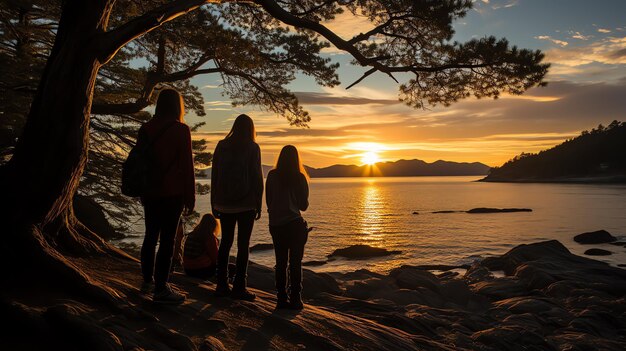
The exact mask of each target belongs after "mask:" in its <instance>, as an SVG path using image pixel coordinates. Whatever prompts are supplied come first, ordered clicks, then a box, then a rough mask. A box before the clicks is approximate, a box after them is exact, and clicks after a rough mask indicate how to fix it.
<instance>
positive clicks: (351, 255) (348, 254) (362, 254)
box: [328, 244, 402, 260]
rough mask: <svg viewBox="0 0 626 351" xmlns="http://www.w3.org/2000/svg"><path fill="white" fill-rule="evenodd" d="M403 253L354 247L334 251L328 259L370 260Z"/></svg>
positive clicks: (370, 247)
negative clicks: (337, 257)
mask: <svg viewBox="0 0 626 351" xmlns="http://www.w3.org/2000/svg"><path fill="white" fill-rule="evenodd" d="M399 253H402V251H397V250H394V251H389V250H387V249H383V248H380V247H372V246H369V245H362V244H360V245H352V246H348V247H346V248H343V249H337V250H335V251H333V253H331V254H330V255H328V257H336V256H339V257H345V258H347V259H351V260H354V259H362V258H370V257H381V256H389V255H396V254H399Z"/></svg>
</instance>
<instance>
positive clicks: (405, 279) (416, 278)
mask: <svg viewBox="0 0 626 351" xmlns="http://www.w3.org/2000/svg"><path fill="white" fill-rule="evenodd" d="M389 276H390V277H393V278H395V280H396V285H398V287H400V288H402V289H410V290H416V289H417V288H419V287H423V288H426V289H428V290H432V291H435V292H439V290H440V283H439V279H437V277H436V276H435V275H434V274H432V273H430V272H428V271H424V270H420V269H415V268H414V267H411V266H402V267H400V268H395V269H392V270H391V272H389Z"/></svg>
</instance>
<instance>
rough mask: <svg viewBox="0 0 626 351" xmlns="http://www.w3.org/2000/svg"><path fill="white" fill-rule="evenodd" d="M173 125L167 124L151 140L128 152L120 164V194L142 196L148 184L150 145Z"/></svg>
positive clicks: (136, 145) (138, 144)
mask: <svg viewBox="0 0 626 351" xmlns="http://www.w3.org/2000/svg"><path fill="white" fill-rule="evenodd" d="M173 125H174V123H170V124H168V125H167V126H165V127H163V129H161V130H160V131H159V133H158V134H157V135H156V136H155V137H154V138H153V139H152V140H148V141H146V142H145V143H141V144H140V143H137V144H135V146H133V148H132V149H131V150H130V152H129V153H128V157H127V158H126V161H124V164H122V194H124V195H126V196H130V197H139V196H142V195H144V193H145V191H146V189H147V188H148V182H149V181H148V176H149V169H150V164H151V163H152V160H151V155H150V151H151V149H152V145H153V144H154V142H155V141H157V139H159V138H160V137H161V136H162V135H163V134H165V132H166V131H167V130H168V129H170V127H171V126H173Z"/></svg>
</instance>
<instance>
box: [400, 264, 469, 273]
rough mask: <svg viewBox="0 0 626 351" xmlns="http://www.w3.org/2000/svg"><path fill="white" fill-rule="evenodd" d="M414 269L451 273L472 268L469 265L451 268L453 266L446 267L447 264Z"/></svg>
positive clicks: (422, 266)
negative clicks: (454, 270)
mask: <svg viewBox="0 0 626 351" xmlns="http://www.w3.org/2000/svg"><path fill="white" fill-rule="evenodd" d="M411 267H413V268H416V269H421V270H425V271H442V272H446V271H450V270H453V269H468V268H470V266H469V265H467V264H462V265H459V266H451V265H446V264H421V265H418V266H411Z"/></svg>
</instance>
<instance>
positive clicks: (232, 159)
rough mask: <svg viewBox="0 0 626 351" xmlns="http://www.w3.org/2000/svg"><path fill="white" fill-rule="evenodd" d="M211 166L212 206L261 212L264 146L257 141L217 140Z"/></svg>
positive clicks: (223, 210)
mask: <svg viewBox="0 0 626 351" xmlns="http://www.w3.org/2000/svg"><path fill="white" fill-rule="evenodd" d="M212 163H213V165H212V168H211V206H212V207H213V209H215V210H217V211H218V212H225V213H237V212H244V211H250V210H255V211H260V210H261V206H262V202H263V169H262V168H261V149H260V148H259V145H258V144H257V143H255V142H253V141H250V142H248V143H244V144H234V143H231V142H229V141H227V140H222V141H220V142H219V143H217V146H216V147H215V151H214V152H213V162H212Z"/></svg>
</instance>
